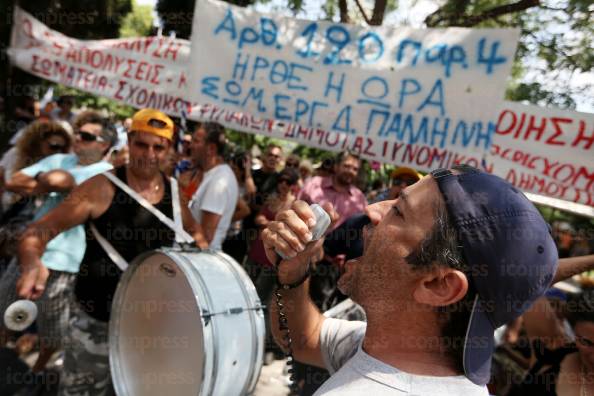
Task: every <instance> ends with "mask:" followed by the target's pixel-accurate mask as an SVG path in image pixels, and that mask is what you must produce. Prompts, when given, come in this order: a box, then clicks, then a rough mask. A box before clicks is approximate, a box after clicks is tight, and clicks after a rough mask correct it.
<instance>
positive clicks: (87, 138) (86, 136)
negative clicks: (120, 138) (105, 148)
mask: <svg viewBox="0 0 594 396" xmlns="http://www.w3.org/2000/svg"><path fill="white" fill-rule="evenodd" d="M76 136H78V137H80V140H82V141H83V142H95V141H97V142H103V141H104V140H103V138H102V137H101V136H97V135H93V134H92V133H90V132H85V131H78V132H76Z"/></svg>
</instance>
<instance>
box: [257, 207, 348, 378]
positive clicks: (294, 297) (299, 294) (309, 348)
mask: <svg viewBox="0 0 594 396" xmlns="http://www.w3.org/2000/svg"><path fill="white" fill-rule="evenodd" d="M324 209H325V210H326V211H327V212H328V213H331V214H332V218H333V220H335V219H336V213H335V212H334V211H333V210H332V206H331V205H328V206H326V207H324ZM314 224H315V216H314V214H313V212H312V211H311V209H310V208H309V205H308V204H307V203H305V202H303V201H295V202H294V203H293V205H292V207H291V209H290V210H285V211H282V212H280V213H279V214H278V215H277V216H276V220H275V221H272V222H270V223H269V224H268V226H267V227H266V228H265V229H264V230H263V231H262V240H263V242H264V248H265V250H266V256H267V257H268V259H269V260H270V262H272V263H277V262H278V261H279V256H278V255H277V253H276V252H277V251H279V252H281V253H282V254H283V255H284V256H285V257H288V259H286V260H285V259H283V260H281V261H280V262H279V263H278V280H279V282H280V283H281V284H284V285H289V284H293V283H296V282H298V281H299V280H300V279H302V278H303V277H304V276H305V274H306V271H307V268H308V265H309V264H310V262H312V263H313V262H314V261H317V260H319V259H321V257H322V256H323V248H322V247H323V239H320V240H318V241H316V242H314V243H310V244H309V245H308V243H309V242H310V241H311V232H310V229H311V228H312V227H313V226H314ZM280 293H281V294H282V297H283V304H284V305H285V307H287V309H286V312H285V314H286V315H287V323H288V327H289V330H290V332H291V339H292V346H293V353H294V357H295V359H297V360H299V361H301V362H304V363H307V364H311V365H315V366H319V367H324V361H323V358H322V351H321V346H320V334H321V330H322V324H323V323H324V319H325V318H324V316H323V315H322V314H321V313H320V311H318V309H317V307H316V306H315V305H314V303H313V302H312V301H311V299H310V297H309V280H306V281H305V282H304V283H303V284H302V285H301V286H298V287H296V288H294V289H290V290H282V289H281V290H280ZM269 306H270V324H271V328H272V335H273V336H274V338H275V340H276V342H277V343H278V344H279V345H280V346H281V347H282V348H283V349H286V347H287V345H286V341H285V340H284V338H283V337H284V334H282V332H281V330H280V329H279V312H278V307H277V305H276V303H275V301H271V302H269Z"/></svg>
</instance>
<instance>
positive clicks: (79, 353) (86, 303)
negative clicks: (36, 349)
mask: <svg viewBox="0 0 594 396" xmlns="http://www.w3.org/2000/svg"><path fill="white" fill-rule="evenodd" d="M173 129H174V125H173V121H172V120H171V119H170V118H169V117H168V116H167V115H165V114H163V113H162V112H160V111H157V110H152V109H143V110H140V111H138V112H137V113H136V114H135V115H134V117H133V118H132V126H131V128H130V132H129V134H128V142H129V155H130V161H129V163H128V164H127V165H125V166H121V167H118V168H115V169H114V170H113V171H112V172H111V175H109V177H108V176H106V174H101V175H97V176H95V177H93V178H91V179H89V180H87V181H86V182H84V183H82V184H81V185H79V186H78V187H76V188H75V189H74V190H73V191H72V192H71V194H70V195H69V196H68V197H67V198H66V199H65V200H64V202H63V203H62V204H60V205H59V206H57V207H56V208H55V209H54V210H52V211H51V212H49V213H48V214H47V215H46V216H44V217H42V218H41V219H40V220H38V221H36V222H35V223H33V224H32V225H31V226H29V228H28V229H27V230H26V231H25V233H24V236H23V238H22V239H21V242H20V244H19V261H20V264H21V269H22V273H23V275H22V277H21V278H20V279H19V282H18V284H17V292H18V293H19V295H20V296H21V297H23V298H27V299H36V298H38V297H39V296H40V295H41V294H43V290H44V287H45V283H46V280H47V276H48V270H47V269H46V268H45V267H44V266H43V264H42V263H41V260H40V257H41V255H42V253H43V251H44V249H45V246H46V245H47V243H48V242H49V241H50V240H51V239H52V238H53V237H54V236H55V235H57V234H59V233H60V232H62V231H64V230H67V229H69V228H71V227H74V226H76V225H79V224H84V225H85V227H86V228H87V231H89V230H92V232H93V234H94V235H95V237H94V238H89V240H88V243H87V250H86V252H85V256H84V258H83V261H82V264H81V267H80V272H79V274H78V275H77V279H76V286H75V289H74V298H73V300H74V301H73V302H72V306H71V314H70V315H71V320H70V327H69V331H70V333H69V335H68V336H67V338H68V339H67V342H65V345H66V347H65V359H64V370H63V373H62V376H61V379H60V390H59V395H61V396H62V395H69V396H70V395H104V394H111V393H110V392H112V384H111V378H110V373H109V353H108V322H109V317H110V311H111V304H112V300H113V296H114V294H115V290H116V287H117V284H118V281H119V279H120V276H121V274H122V270H121V268H120V267H121V262H119V263H118V260H114V259H113V257H114V254H113V252H111V254H108V253H107V250H109V249H108V247H109V246H108V247H107V248H106V247H105V243H104V242H101V241H100V239H101V238H100V236H102V237H103V238H104V240H107V242H108V243H109V244H111V248H112V249H113V250H115V251H116V252H117V253H118V254H119V256H120V258H121V259H123V260H125V261H126V262H130V261H131V260H133V259H134V258H135V257H136V256H137V255H139V254H140V253H143V252H145V251H147V250H153V249H156V248H159V247H162V246H171V245H172V244H173V242H174V238H175V233H174V232H173V231H172V230H171V229H170V228H168V226H166V225H165V224H164V223H162V222H161V221H160V220H159V219H158V218H157V216H156V215H155V214H154V213H151V211H150V210H147V209H146V208H145V207H143V206H142V205H141V204H140V203H139V202H138V201H137V200H136V199H134V198H133V197H132V195H130V193H128V192H126V191H125V188H124V187H125V186H124V185H121V183H115V181H117V180H115V178H117V179H119V181H121V182H123V183H124V184H125V185H127V186H128V187H130V188H131V189H132V190H133V191H134V192H135V193H137V194H138V195H140V197H142V198H144V200H146V201H148V202H149V203H150V204H152V205H153V207H154V208H155V209H157V210H158V211H160V212H162V213H163V214H164V215H165V216H167V217H169V218H170V219H171V218H172V217H173V213H174V209H173V196H175V193H174V192H173V191H172V185H171V184H170V181H169V180H168V179H167V177H166V176H165V175H164V174H163V173H162V172H161V171H160V166H161V165H162V164H163V162H164V161H166V160H167V153H168V151H169V149H170V146H171V144H172V138H173ZM114 176H115V178H114ZM118 184H119V185H118ZM179 208H180V210H181V217H182V222H183V227H184V229H185V230H186V231H188V232H189V233H190V234H191V235H192V236H193V237H194V239H195V241H196V243H197V244H198V246H200V247H206V246H207V245H208V244H207V242H206V240H205V238H204V234H203V232H202V229H201V228H200V226H199V225H198V224H197V223H196V222H195V221H194V219H193V217H192V215H191V213H190V211H189V210H188V205H187V202H185V200H184V199H183V198H181V196H180V202H179ZM87 235H91V233H90V232H87ZM97 235H99V236H97Z"/></svg>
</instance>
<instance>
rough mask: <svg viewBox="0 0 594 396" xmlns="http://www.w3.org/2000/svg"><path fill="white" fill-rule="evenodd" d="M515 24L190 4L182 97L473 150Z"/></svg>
mask: <svg viewBox="0 0 594 396" xmlns="http://www.w3.org/2000/svg"><path fill="white" fill-rule="evenodd" d="M518 34H519V31H518V30H517V29H463V28H447V29H412V28H398V29H394V28H389V27H379V28H373V27H364V26H357V25H346V24H340V23H332V22H326V21H306V20H299V19H295V18H288V17H280V16H273V15H265V14H259V13H257V12H256V11H254V10H250V9H245V8H240V7H236V6H232V5H229V4H228V3H223V2H219V1H215V0H200V1H197V2H196V9H195V12H194V22H193V30H192V43H191V46H192V50H191V61H190V63H189V68H188V78H189V82H190V90H189V92H188V94H189V97H190V99H192V100H193V101H195V102H198V103H211V104H213V105H217V106H218V107H220V108H226V109H229V110H231V111H235V112H246V113H248V114H251V115H253V116H256V117H260V118H265V119H274V120H277V121H282V122H285V123H291V124H297V125H300V126H302V127H306V128H319V129H324V130H326V131H329V132H339V133H342V134H345V135H348V136H350V137H355V136H357V137H361V138H363V139H372V140H374V141H378V140H379V142H380V144H379V147H378V148H379V150H376V152H377V151H383V150H384V147H383V141H392V142H400V143H403V144H411V145H418V146H426V147H428V148H430V149H438V150H448V151H452V152H454V153H456V154H458V155H462V156H468V155H471V156H475V157H478V158H481V157H483V155H485V154H486V153H487V150H488V148H489V146H490V144H491V138H492V136H493V134H494V132H495V121H496V118H497V108H498V106H499V104H500V102H501V100H502V98H503V94H504V89H505V80H506V78H507V77H508V74H509V71H510V67H511V64H512V61H513V58H514V54H515V48H516V43H517V38H518Z"/></svg>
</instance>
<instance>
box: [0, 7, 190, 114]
mask: <svg viewBox="0 0 594 396" xmlns="http://www.w3.org/2000/svg"><path fill="white" fill-rule="evenodd" d="M8 53H9V55H10V57H11V61H12V62H13V63H14V64H15V65H16V66H18V67H20V68H21V69H23V70H26V71H28V72H29V73H32V74H34V75H36V76H38V77H41V78H43V79H46V80H50V81H53V82H56V83H60V84H63V85H66V86H68V87H73V88H77V89H80V90H83V91H86V92H90V93H92V94H96V95H99V96H105V97H108V98H112V99H115V100H118V101H120V102H123V103H125V104H128V105H131V106H134V107H154V108H159V109H162V110H164V111H166V112H168V113H170V114H172V113H173V114H179V112H180V111H181V109H182V108H187V107H188V105H189V103H188V102H187V100H185V99H183V98H182V97H181V96H180V93H181V92H184V91H185V90H187V80H186V75H185V72H186V63H187V59H188V56H189V46H188V42H187V41H186V40H177V39H172V38H169V37H139V38H129V39H127V38H126V39H112V40H77V39H73V38H70V37H67V36H65V35H63V34H61V33H59V32H57V31H55V30H52V29H50V28H48V27H47V26H46V25H44V24H43V23H41V22H40V21H38V20H37V19H35V18H34V17H33V16H32V15H31V14H29V13H27V12H26V11H24V10H22V9H21V8H19V7H15V9H14V24H13V30H12V37H11V45H10V48H9V51H8Z"/></svg>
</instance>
